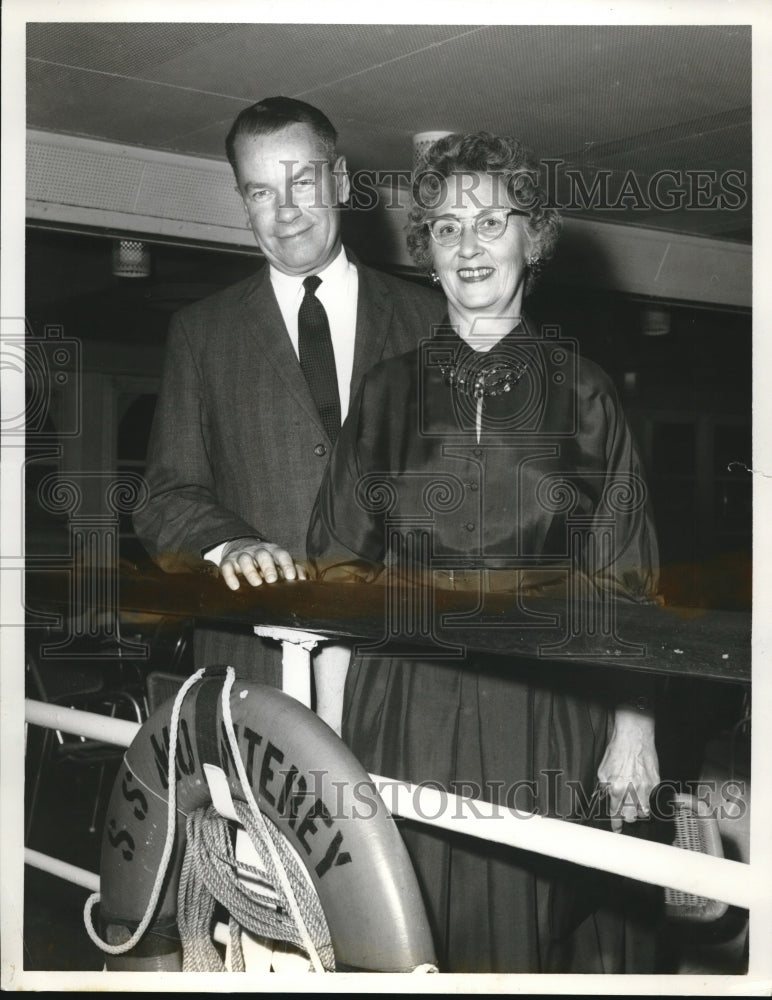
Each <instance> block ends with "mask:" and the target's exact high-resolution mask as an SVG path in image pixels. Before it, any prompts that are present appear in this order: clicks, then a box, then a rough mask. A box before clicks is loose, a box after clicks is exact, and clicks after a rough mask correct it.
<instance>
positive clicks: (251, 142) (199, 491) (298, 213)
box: [134, 97, 444, 686]
mask: <svg viewBox="0 0 772 1000" xmlns="http://www.w3.org/2000/svg"><path fill="white" fill-rule="evenodd" d="M336 142H337V134H336V132H335V129H334V128H333V126H332V125H331V123H330V122H329V121H328V119H327V118H326V117H325V116H324V115H323V114H322V113H321V112H320V111H318V110H317V109H316V108H313V107H312V106H310V105H308V104H305V103H304V102H302V101H296V100H294V99H291V98H285V97H274V98H268V99H266V100H263V101H260V102H259V103H257V104H254V105H252V106H251V107H249V108H246V109H245V110H244V111H242V112H241V113H240V114H239V115H238V117H237V118H236V120H235V121H234V123H233V125H232V127H231V130H230V132H229V134H228V137H227V139H226V151H227V154H228V158H229V160H230V163H231V166H232V167H233V171H234V174H235V178H236V187H237V190H238V191H239V193H240V195H241V197H242V199H243V202H244V206H245V209H246V212H247V216H248V219H249V225H250V226H251V228H252V231H253V233H254V236H255V239H256V241H257V244H258V246H259V248H260V250H261V251H262V253H263V255H264V257H265V259H266V266H264V267H262V268H261V269H260V270H259V271H258V272H257V273H256V274H255V275H254V276H253V277H250V278H248V279H247V280H245V281H242V282H240V283H239V284H236V285H234V286H232V287H230V288H228V289H226V290H225V291H223V292H221V293H218V294H216V295H214V296H211V297H209V298H207V299H204V300H203V301H201V302H198V303H196V304H194V305H191V306H188V307H186V308H184V309H182V310H181V311H180V312H178V313H177V314H176V315H175V316H174V317H173V319H172V323H171V326H170V330H169V337H168V343H167V348H166V359H165V365H164V371H163V376H162V383H161V390H160V394H159V398H158V404H157V408H156V414H155V418H154V424H153V430H152V434H151V440H150V445H149V450H148V463H147V472H146V476H147V482H148V488H149V500H148V503H147V505H146V506H145V507H144V509H143V510H141V511H138V512H137V513H136V514H135V517H134V526H135V530H136V532H137V535H138V536H139V538H140V539H141V541H142V543H143V544H144V546H145V548H146V549H147V550H148V552H149V553H150V555H151V556H152V558H153V559H154V560H155V561H156V562H157V563H158V564H159V565H160V566H161V567H162V568H164V569H165V570H167V571H169V572H175V571H190V570H192V569H196V568H202V567H203V566H205V565H206V563H207V562H208V563H209V564H210V565H212V564H214V565H216V566H217V567H219V572H220V574H221V576H222V578H223V580H224V582H225V583H226V584H227V586H229V587H230V588H231V589H232V590H237V589H238V588H239V587H240V586H241V584H242V583H244V582H246V584H248V585H250V586H253V587H258V586H262V585H264V584H271V583H274V582H276V581H277V580H278V579H282V578H283V579H285V580H298V579H302V578H303V577H304V575H305V574H304V570H303V567H302V560H303V559H304V557H305V540H306V531H307V527H308V520H309V516H310V513H311V509H312V506H313V503H314V499H315V497H316V493H317V490H318V487H319V484H320V482H321V479H322V475H323V473H324V470H325V468H326V466H327V463H328V461H329V456H330V452H331V450H332V447H333V444H334V440H335V437H336V434H337V428H338V426H339V424H340V421H341V418H344V417H345V414H346V411H347V407H348V402H349V399H350V398H351V396H352V395H353V394H354V393H355V392H356V389H357V387H358V385H359V382H360V380H361V378H362V375H363V374H364V373H365V372H366V371H367V370H368V369H369V368H370V367H371V366H372V365H373V364H375V363H376V362H377V361H379V360H381V359H382V358H386V357H390V356H392V355H395V354H401V353H403V352H404V351H407V350H409V349H410V348H412V347H414V346H415V345H416V343H417V342H418V341H419V340H421V339H422V338H424V337H427V336H429V335H430V334H431V328H432V325H433V324H434V323H437V322H439V321H440V320H441V318H442V315H443V313H444V299H442V297H441V296H440V295H439V294H438V293H436V292H434V291H432V290H429V289H426V288H422V287H420V286H418V285H415V284H411V283H410V282H407V281H404V280H401V279H397V278H394V277H391V276H388V275H385V274H381V273H379V272H377V271H374V270H372V269H370V268H368V267H365V266H363V265H362V264H361V263H360V262H359V261H357V260H356V259H355V258H354V256H353V255H352V254H351V253H350V252H347V251H346V250H345V248H344V247H343V246H342V242H341V230H340V209H341V206H342V205H344V204H345V203H346V201H347V200H348V197H349V187H350V183H349V177H348V174H347V172H346V163H345V159H344V157H343V156H340V155H338V153H337V150H336ZM312 276H317V277H318V278H319V279H321V282H320V283H319V282H317V281H315V280H314V281H313V283H312V287H311V288H306V287H305V285H304V280H305V279H307V278H309V277H312ZM313 285H317V286H318V287H316V288H315V289H314V288H313ZM320 304H321V307H320ZM320 337H321V340H320V339H319V338H320ZM320 373H321V374H326V375H327V378H326V380H325V379H324V378H320ZM336 383H337V384H336ZM298 600H299V601H302V590H301V589H300V587H299V588H298ZM256 624H257V623H256ZM195 662H196V665H197V666H205V665H208V664H214V663H218V664H223V663H229V664H230V665H231V666H233V667H234V669H235V670H236V673H237V675H238V676H241V677H244V678H246V679H252V680H257V681H260V682H262V683H269V684H273V685H277V686H278V685H279V684H280V682H281V650H280V648H279V646H278V644H276V643H273V642H271V641H270V640H268V641H266V640H263V639H260V638H258V637H256V636H255V635H254V634H253V633H252V632H251V631H250V630H240V631H239V630H236V629H229V630H226V629H225V628H223V627H220V626H219V625H218V627H216V628H206V629H200V628H198V629H197V630H196V637H195Z"/></svg>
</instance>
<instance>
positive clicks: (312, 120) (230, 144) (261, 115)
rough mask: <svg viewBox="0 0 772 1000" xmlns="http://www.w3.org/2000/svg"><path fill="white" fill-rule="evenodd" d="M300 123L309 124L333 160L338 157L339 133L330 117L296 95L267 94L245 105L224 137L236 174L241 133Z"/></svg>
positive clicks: (265, 132)
mask: <svg viewBox="0 0 772 1000" xmlns="http://www.w3.org/2000/svg"><path fill="white" fill-rule="evenodd" d="M297 124H301V125H307V126H308V127H309V128H310V129H311V131H312V132H313V133H314V135H315V136H316V138H317V139H318V140H319V144H320V145H321V146H322V147H323V149H324V151H325V153H326V154H327V157H328V158H329V160H330V162H331V163H332V162H333V161H334V160H335V156H336V152H335V147H336V143H337V141H338V133H337V132H336V131H335V129H334V127H333V125H332V122H331V121H330V120H329V118H328V117H327V116H326V115H325V114H323V113H322V112H321V111H320V110H319V109H318V108H315V107H314V106H313V105H312V104H306V102H305V101H298V100H296V99H295V98H294V97H267V98H265V100H263V101H258V102H257V104H252V105H251V106H250V107H248V108H244V110H243V111H242V112H240V114H239V115H237V117H236V119H235V121H234V122H233V125H231V129H230V132H228V135H227V137H226V139H225V152H226V154H227V156H228V161H229V162H230V165H231V167H232V168H233V172H234V174H236V176H237V177H238V173H237V171H236V153H235V145H236V140H237V139H238V137H239V136H242V135H245V136H259V135H270V134H271V133H273V132H279V131H280V130H281V129H283V128H287V126H289V125H297Z"/></svg>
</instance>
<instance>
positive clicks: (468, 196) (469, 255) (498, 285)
mask: <svg viewBox="0 0 772 1000" xmlns="http://www.w3.org/2000/svg"><path fill="white" fill-rule="evenodd" d="M446 182H447V187H446V189H445V190H446V193H445V197H444V198H443V199H442V201H440V202H438V204H437V205H436V206H435V207H433V208H432V209H430V210H429V212H428V213H427V221H430V220H431V219H436V218H439V217H442V218H451V219H455V220H457V221H458V222H460V223H462V224H463V232H462V234H461V240H460V242H459V243H457V244H456V245H455V246H451V247H443V246H440V245H439V244H437V243H436V242H435V241H434V240H433V239H432V240H431V250H432V254H433V263H434V269H435V271H436V272H437V275H438V277H439V279H440V281H441V282H442V288H443V291H444V292H445V295H446V297H447V299H448V307H449V314H450V318H451V320H453V319H454V318H457V317H460V318H464V319H466V320H467V321H473V320H474V319H477V318H480V317H482V316H487V317H505V316H506V317H509V318H517V317H519V316H520V308H521V304H522V298H523V287H524V284H525V277H526V265H525V260H526V256H527V254H528V252H529V249H530V240H529V237H528V235H527V233H526V230H525V222H526V218H525V216H522V215H510V216H509V219H508V223H507V228H506V230H505V231H504V234H503V235H502V236H500V237H499V238H498V239H497V240H494V241H493V242H490V243H488V242H484V241H483V240H481V239H480V238H479V236H478V235H477V233H476V232H475V230H474V228H473V226H472V222H473V220H474V219H476V218H477V217H478V216H480V215H484V214H485V213H486V212H489V211H490V210H491V209H493V210H495V211H496V213H497V214H499V215H504V213H505V212H506V210H507V209H508V208H509V207H510V204H511V203H510V201H509V199H508V198H507V195H506V187H505V184H504V183H503V182H502V180H501V178H500V177H498V176H496V175H494V174H486V173H472V174H453V175H452V176H451V177H448V178H446Z"/></svg>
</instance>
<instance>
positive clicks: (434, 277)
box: [429, 268, 440, 288]
mask: <svg viewBox="0 0 772 1000" xmlns="http://www.w3.org/2000/svg"><path fill="white" fill-rule="evenodd" d="M429 280H430V281H431V283H432V284H433V285H434V287H435V288H437V287H438V286H439V285H440V276H439V274H437V272H436V271H435V270H434V268H432V269H431V271H429Z"/></svg>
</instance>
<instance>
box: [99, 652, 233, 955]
mask: <svg viewBox="0 0 772 1000" xmlns="http://www.w3.org/2000/svg"><path fill="white" fill-rule="evenodd" d="M229 669H230V668H229ZM203 674H204V670H203V669H201V670H197V671H196V672H195V673H194V674H192V675H191V676H190V677H188V679H187V680H186V681H185V683H184V684H183V685H182V687H181V688H180V690H179V692H178V693H177V697H176V698H175V699H174V707H173V708H172V716H171V721H170V723H169V771H168V783H169V800H168V809H167V814H166V815H167V819H166V841H165V843H164V849H163V854H162V855H161V861H160V863H159V865H158V871H157V873H156V878H155V884H154V885H153V891H152V892H151V894H150V899H149V900H148V904H147V909H146V910H145V915H144V916H143V918H142V920H141V921H140V923H139V925H138V927H137V929H136V930H135V931H134V933H133V934H132V935H131V937H130V938H129V940H128V941H124V942H123V943H122V944H109V943H108V942H107V941H103V940H102V939H101V938H100V937H99V935H98V934H97V932H96V931H95V930H94V925H93V921H92V917H91V911H92V909H93V908H94V905H95V904H96V903H98V902H99V901H100V899H101V894H100V893H98V892H95V893H93V894H92V895H91V896H89V898H88V899H87V900H86V905H85V908H84V910H83V920H84V922H85V925H86V931H87V932H88V936H89V937H90V938H91V940H92V941H93V942H94V944H95V945H96V946H97V947H98V948H100V949H101V950H102V951H104V952H106V953H107V954H108V955H123V954H124V953H125V952H127V951H131V949H132V948H134V947H135V946H136V945H137V944H138V943H139V942H140V941H141V939H142V936H143V935H144V933H145V931H146V930H147V929H148V927H149V926H150V921H151V920H152V919H153V914H154V913H155V910H156V907H157V906H158V901H159V899H160V898H161V889H162V887H163V883H164V879H165V878H166V869H167V868H168V867H169V859H170V858H171V855H172V850H173V848H174V834H175V832H176V828H177V774H176V766H177V760H176V758H177V725H178V723H179V718H180V710H181V708H182V702H183V699H184V698H185V695H186V694H187V693H188V691H189V690H190V688H192V687H193V685H194V684H196V683H197V682H198V681H199V680H200V679H201V677H202V676H203Z"/></svg>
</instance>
